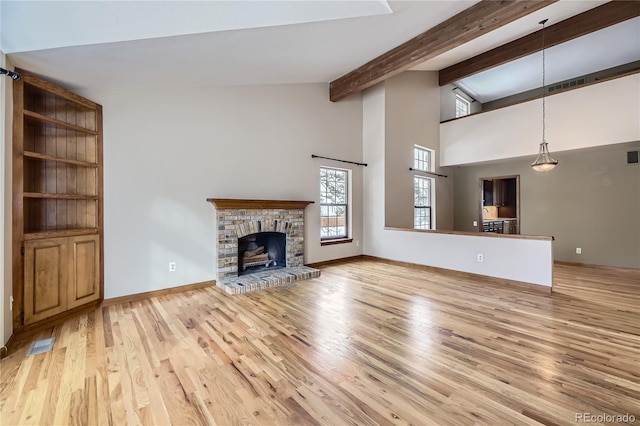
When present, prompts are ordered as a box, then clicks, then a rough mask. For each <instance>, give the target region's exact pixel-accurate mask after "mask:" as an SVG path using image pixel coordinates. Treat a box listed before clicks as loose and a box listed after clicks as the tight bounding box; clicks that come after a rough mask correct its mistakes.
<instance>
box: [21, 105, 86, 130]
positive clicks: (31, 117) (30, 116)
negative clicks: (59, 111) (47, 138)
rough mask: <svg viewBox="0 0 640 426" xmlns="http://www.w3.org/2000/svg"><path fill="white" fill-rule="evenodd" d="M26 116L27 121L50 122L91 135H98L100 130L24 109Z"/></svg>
mask: <svg viewBox="0 0 640 426" xmlns="http://www.w3.org/2000/svg"><path fill="white" fill-rule="evenodd" d="M24 118H25V119H26V120H27V121H35V122H40V123H48V124H53V125H54V126H58V127H62V128H65V129H70V130H75V131H77V132H82V133H87V134H90V135H97V134H98V132H97V131H95V130H90V129H85V128H84V127H80V126H76V125H75V124H71V123H65V122H64V121H62V120H57V119H55V118H50V117H47V116H44V115H42V114H38V113H37V112H33V111H29V110H26V109H25V110H24Z"/></svg>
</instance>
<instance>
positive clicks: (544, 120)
mask: <svg viewBox="0 0 640 426" xmlns="http://www.w3.org/2000/svg"><path fill="white" fill-rule="evenodd" d="M546 23H547V19H544V20H542V21H540V24H542V142H546V139H545V133H546V112H547V111H546V105H545V93H546V90H545V89H546V88H545V81H546V80H545V77H546V75H545V74H546V66H545V55H544V53H545V52H544V50H545V41H544V24H546Z"/></svg>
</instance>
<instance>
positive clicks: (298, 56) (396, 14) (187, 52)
mask: <svg viewBox="0 0 640 426" xmlns="http://www.w3.org/2000/svg"><path fill="white" fill-rule="evenodd" d="M476 1H477V0H471V1H463V0H446V1H441V0H423V1H395V0H390V1H389V2H388V3H387V2H386V1H377V0H361V1H343V0H335V1H271V0H265V1H141V2H136V1H128V2H120V1H69V2H62V1H6V0H0V33H1V34H0V41H1V44H0V48H1V49H2V50H3V51H4V52H5V53H8V57H9V59H10V61H11V62H12V63H13V64H14V65H15V66H18V67H21V68H25V69H27V70H30V71H32V72H34V73H37V74H40V75H43V76H45V77H47V78H49V79H51V80H53V81H56V82H58V83H61V84H63V85H65V86H67V87H69V88H72V89H76V88H109V89H126V88H135V87H162V86H207V85H246V84H281V83H309V82H324V83H326V82H329V81H332V80H334V79H336V78H338V77H340V76H342V75H344V74H345V73H347V72H349V71H351V70H352V69H354V68H357V67H358V66H360V65H362V64H364V63H366V62H367V61H369V60H371V59H373V58H375V57H377V56H379V55H380V54H382V53H384V52H386V51H388V50H390V49H392V48H393V47H395V46H397V45H399V44H401V43H403V42H404V41H406V40H408V39H410V38H412V37H413V36H415V35H417V34H419V33H421V32H423V31H424V30H426V29H428V28H431V27H433V26H434V25H436V24H438V23H440V22H442V21H444V20H446V19H447V18H449V17H451V16H453V15H455V14H457V13H459V12H461V11H463V10H464V9H466V8H468V7H470V6H471V5H473V4H474V3H476ZM602 3H604V1H592V0H561V1H559V2H557V3H554V4H552V5H551V6H548V7H546V8H544V9H542V10H540V11H537V12H534V13H533V14H531V15H529V16H527V17H525V18H522V19H520V20H518V21H515V22H513V23H511V24H509V25H506V26H504V27H502V28H500V29H498V30H496V31H493V32H492V33H490V34H487V35H485V36H483V37H480V38H478V39H476V40H474V41H472V42H470V43H467V44H465V45H464V46H461V47H458V48H456V49H453V50H452V51H450V52H447V53H445V54H443V55H440V56H439V57H437V58H434V59H432V60H430V61H428V62H427V63H425V65H424V67H425V69H432V70H436V69H441V68H444V67H446V66H449V65H452V64H454V63H457V62H459V61H461V60H464V59H467V58H469V57H472V56H475V55H476V54H478V53H481V52H483V51H486V50H489V49H491V48H493V47H496V46H499V45H501V44H504V43H506V42H509V41H511V40H514V39H516V38H519V37H521V36H523V35H526V34H529V33H531V32H534V31H537V30H538V29H539V25H538V21H540V20H541V19H544V18H549V21H550V22H549V24H551V23H553V22H555V21H560V20H562V19H565V18H567V17H569V16H573V15H575V14H577V13H580V12H583V11H585V10H588V9H590V8H593V7H596V6H598V5H600V4H602ZM390 10H391V11H392V13H390ZM550 61H551V60H550ZM536 69H537V70H539V69H540V67H539V66H536ZM479 75H480V74H479Z"/></svg>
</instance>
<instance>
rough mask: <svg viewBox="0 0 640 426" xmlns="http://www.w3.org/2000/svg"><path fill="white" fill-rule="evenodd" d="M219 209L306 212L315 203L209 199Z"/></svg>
mask: <svg viewBox="0 0 640 426" xmlns="http://www.w3.org/2000/svg"><path fill="white" fill-rule="evenodd" d="M207 201H208V202H210V203H211V204H213V205H214V207H216V208H217V209H287V210H304V209H305V207H307V206H308V205H309V204H312V203H314V202H315V201H298V200H242V199H237V198H207Z"/></svg>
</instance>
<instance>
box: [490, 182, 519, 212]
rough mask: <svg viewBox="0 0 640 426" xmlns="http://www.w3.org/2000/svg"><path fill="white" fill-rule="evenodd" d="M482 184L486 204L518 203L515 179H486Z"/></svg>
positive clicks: (507, 204) (500, 205)
mask: <svg viewBox="0 0 640 426" xmlns="http://www.w3.org/2000/svg"><path fill="white" fill-rule="evenodd" d="M482 185H483V200H484V205H485V206H498V207H504V206H515V205H516V180H515V179H492V180H484V181H483V182H482Z"/></svg>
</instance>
